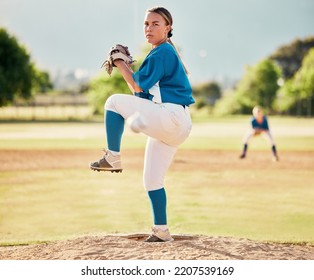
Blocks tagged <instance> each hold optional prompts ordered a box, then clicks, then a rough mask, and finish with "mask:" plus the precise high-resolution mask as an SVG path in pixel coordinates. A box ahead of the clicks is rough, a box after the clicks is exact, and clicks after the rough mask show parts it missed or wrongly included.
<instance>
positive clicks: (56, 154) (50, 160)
mask: <svg viewBox="0 0 314 280" xmlns="http://www.w3.org/2000/svg"><path fill="white" fill-rule="evenodd" d="M143 154H144V151H143V150H126V151H124V152H123V154H122V156H123V165H124V168H125V169H130V170H132V169H142V166H143ZM99 156H101V151H97V150H96V151H91V150H70V151H65V150H48V151H42V150H37V151H31V150H21V151H15V150H1V151H0V172H1V171H8V172H10V171H16V170H25V171H27V170H38V169H41V170H45V169H46V170H49V169H67V168H69V169H73V168H79V169H81V168H82V169H86V168H87V165H88V162H90V161H93V160H96V159H97V158H98V157H99ZM238 156H239V154H238V153H236V152H226V151H190V150H189V151H187V150H179V151H178V153H177V155H176V157H175V159H174V162H173V164H172V166H171V170H172V171H191V170H203V171H215V170H224V169H240V170H247V169H265V170H267V169H278V170H283V171H284V170H291V169H294V170H302V169H307V170H313V168H314V152H282V153H280V161H279V162H272V158H271V153H270V152H254V151H252V152H250V153H249V154H248V158H246V159H245V160H240V159H239V157H238ZM243 180H245V178H244V179H243ZM145 237H146V235H144V234H135V235H134V234H133V235H103V236H86V237H79V238H76V239H70V240H62V241H56V242H48V243H40V244H35V245H21V246H1V247H0V259H2V260H19V259H23V260H28V259H37V260H40V259H43V260H44V259H60V260H77V259H90V260H97V259H101V260H106V259H108V260H124V259H146V260H150V259H154V260H162V259H188V260H201V259H203V260H209V259H211V260H226V259H234V260H241V259H246V260H251V259H252V260H262V259H265V260H266V259H267V260H275V259H277V260H313V259H314V246H312V245H307V244H304V245H293V244H278V243H263V242H257V241H252V240H248V239H241V238H239V239H236V238H229V237H213V236H197V235H192V236H184V235H174V239H175V241H174V242H171V243H162V244H147V243H144V242H143V240H144V238H145Z"/></svg>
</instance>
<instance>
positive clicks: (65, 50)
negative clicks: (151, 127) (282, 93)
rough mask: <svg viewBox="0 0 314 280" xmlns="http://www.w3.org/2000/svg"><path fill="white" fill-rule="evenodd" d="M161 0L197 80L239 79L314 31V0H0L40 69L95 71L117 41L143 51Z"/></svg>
mask: <svg viewBox="0 0 314 280" xmlns="http://www.w3.org/2000/svg"><path fill="white" fill-rule="evenodd" d="M156 5H159V6H164V7H166V8H167V9H168V10H169V11H170V12H171V13H172V15H173V19H174V25H173V28H174V32H173V34H174V36H173V37H172V39H173V41H174V43H175V44H176V45H177V46H179V47H180V49H181V51H182V56H183V60H184V61H185V63H186V65H187V67H188V68H189V70H190V72H191V81H192V83H193V82H198V81H203V80H208V79H221V78H225V79H226V78H229V79H236V78H239V77H241V75H242V74H243V70H244V67H245V65H253V64H255V63H257V62H258V61H259V60H261V59H263V58H265V57H266V56H268V55H269V54H270V53H272V52H273V51H274V50H275V49H276V48H278V47H279V46H281V45H283V44H287V43H290V42H291V41H292V40H294V39H296V38H301V39H303V38H305V37H306V36H309V35H314V1H313V0H215V1H214V0H193V1H187V0H167V1H152V0H119V1H116V0H111V1H110V0H88V1H87V0H0V26H2V27H3V26H4V27H5V28H6V29H8V31H9V32H10V33H12V34H14V35H15V36H16V37H17V38H18V39H19V40H20V42H22V43H23V44H25V45H26V46H27V48H28V49H29V51H30V52H31V55H32V58H33V60H34V61H35V62H36V63H37V65H38V66H39V67H40V68H42V69H44V70H47V71H50V72H51V73H54V72H56V71H58V70H63V71H69V70H73V69H78V68H79V69H82V70H85V71H88V72H89V73H92V74H96V73H98V72H99V67H100V65H101V63H102V60H103V59H104V58H105V57H106V53H107V52H108V50H109V48H110V47H111V46H112V45H114V44H116V43H121V44H124V45H127V46H129V49H130V51H131V52H132V53H133V54H134V56H136V55H138V54H139V53H140V52H141V47H142V46H143V45H144V44H145V38H144V35H143V20H144V14H145V10H147V9H148V8H151V7H152V6H156Z"/></svg>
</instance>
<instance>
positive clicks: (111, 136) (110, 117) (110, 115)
mask: <svg viewBox="0 0 314 280" xmlns="http://www.w3.org/2000/svg"><path fill="white" fill-rule="evenodd" d="M105 126H106V133H107V145H108V149H109V150H110V151H115V152H120V145H121V138H122V134H123V131H124V118H123V117H122V116H121V115H119V114H117V113H115V112H113V111H109V110H108V111H106V119H105Z"/></svg>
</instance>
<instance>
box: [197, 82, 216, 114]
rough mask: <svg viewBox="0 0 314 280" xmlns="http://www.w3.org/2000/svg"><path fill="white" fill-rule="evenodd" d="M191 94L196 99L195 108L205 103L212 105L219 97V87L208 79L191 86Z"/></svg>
mask: <svg viewBox="0 0 314 280" xmlns="http://www.w3.org/2000/svg"><path fill="white" fill-rule="evenodd" d="M193 95H194V96H195V97H196V99H197V101H196V105H197V108H202V107H204V106H206V105H209V106H214V105H215V103H216V101H217V100H218V99H219V98H220V97H221V88H220V85H219V84H218V83H217V82H214V81H209V82H207V83H203V84H199V85H196V86H193Z"/></svg>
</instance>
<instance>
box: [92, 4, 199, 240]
mask: <svg viewBox="0 0 314 280" xmlns="http://www.w3.org/2000/svg"><path fill="white" fill-rule="evenodd" d="M144 34H145V37H146V40H147V42H148V43H150V44H151V47H152V50H151V51H150V53H149V54H148V55H147V57H146V58H145V60H144V61H143V63H142V65H141V67H140V68H139V71H137V72H135V73H133V71H132V69H131V68H130V67H129V65H128V64H127V63H125V61H123V60H118V61H114V64H115V66H116V67H117V68H118V70H119V71H120V73H121V74H122V76H123V78H124V79H125V81H126V82H127V84H128V86H129V88H130V89H131V91H132V92H133V93H134V95H128V94H114V95H112V96H110V97H109V98H108V100H107V101H106V104H105V109H106V117H105V125H106V132H107V146H108V150H107V151H106V152H105V154H104V156H103V158H101V159H100V160H98V161H96V162H93V163H91V164H90V168H91V169H93V170H98V171H100V170H101V171H116V172H119V171H122V166H121V158H120V143H121V138H122V134H123V130H124V121H125V120H127V122H128V124H129V125H130V127H131V129H132V130H133V131H135V132H143V133H144V134H146V135H147V136H148V139H147V143H146V149H145V158H144V174H143V182H144V186H145V188H146V190H147V192H148V197H149V199H150V202H151V207H152V212H153V217H154V226H153V232H152V234H151V235H150V236H149V237H148V238H147V240H146V241H147V242H164V241H172V240H173V239H172V237H171V235H170V233H169V230H168V226H167V214H166V205H167V199H166V192H165V187H164V179H165V175H166V172H167V170H168V168H169V166H170V164H171V162H172V159H173V156H174V154H175V152H176V151H177V148H178V146H179V145H180V144H181V143H183V142H184V141H185V139H186V138H187V137H188V136H189V134H190V131H191V128H192V122H191V117H190V113H189V107H188V106H189V105H191V104H192V103H194V99H193V97H192V89H191V85H190V83H189V80H188V77H187V71H186V69H185V67H184V65H183V63H182V61H181V59H180V56H179V54H178V52H177V51H176V48H175V47H174V45H173V44H172V42H171V40H170V37H171V36H172V16H171V14H170V13H169V11H168V10H166V9H165V8H163V7H154V8H152V9H150V10H148V11H147V12H146V16H145V21H144Z"/></svg>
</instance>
